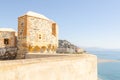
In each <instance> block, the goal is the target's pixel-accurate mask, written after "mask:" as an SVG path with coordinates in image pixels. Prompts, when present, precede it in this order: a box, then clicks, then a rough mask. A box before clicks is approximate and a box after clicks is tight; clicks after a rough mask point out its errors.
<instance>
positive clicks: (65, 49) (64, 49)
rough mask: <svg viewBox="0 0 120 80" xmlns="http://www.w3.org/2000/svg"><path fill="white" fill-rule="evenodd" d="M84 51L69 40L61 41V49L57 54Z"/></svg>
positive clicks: (59, 48)
mask: <svg viewBox="0 0 120 80" xmlns="http://www.w3.org/2000/svg"><path fill="white" fill-rule="evenodd" d="M83 52H85V51H84V49H81V48H79V47H78V46H76V45H74V44H72V43H70V42H69V41H67V40H59V47H58V49H57V53H83Z"/></svg>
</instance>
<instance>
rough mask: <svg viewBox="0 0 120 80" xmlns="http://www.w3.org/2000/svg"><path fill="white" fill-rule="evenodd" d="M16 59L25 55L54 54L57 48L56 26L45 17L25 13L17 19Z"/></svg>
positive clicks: (33, 13)
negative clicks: (37, 53)
mask: <svg viewBox="0 0 120 80" xmlns="http://www.w3.org/2000/svg"><path fill="white" fill-rule="evenodd" d="M17 46H18V57H22V56H23V55H24V54H26V53H35V52H39V53H45V52H48V53H55V52H56V49H57V47H58V26H57V24H56V23H55V22H54V21H52V20H50V19H48V18H47V17H45V16H43V15H41V14H38V13H35V12H31V11H29V12H27V13H26V14H25V15H23V16H20V17H19V18H18V45H17Z"/></svg>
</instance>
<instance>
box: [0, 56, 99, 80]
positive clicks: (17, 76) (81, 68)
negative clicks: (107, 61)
mask: <svg viewBox="0 0 120 80" xmlns="http://www.w3.org/2000/svg"><path fill="white" fill-rule="evenodd" d="M37 56H38V54H37ZM39 56H40V58H38V57H37V58H34V59H24V60H13V61H0V80H97V58H96V56H94V55H90V54H82V55H80V54H79V55H60V54H59V55H55V54H54V55H53V54H51V55H50V54H49V55H48V54H44V55H43V54H41V55H39Z"/></svg>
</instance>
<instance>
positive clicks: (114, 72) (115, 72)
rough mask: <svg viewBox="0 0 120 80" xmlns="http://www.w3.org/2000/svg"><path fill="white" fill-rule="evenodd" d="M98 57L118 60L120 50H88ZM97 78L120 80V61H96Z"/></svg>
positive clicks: (100, 79)
mask: <svg viewBox="0 0 120 80" xmlns="http://www.w3.org/2000/svg"><path fill="white" fill-rule="evenodd" d="M88 52H89V53H91V54H94V55H97V57H98V58H100V59H109V60H110V59H112V60H120V51H88ZM98 77H99V80H120V62H105V63H98Z"/></svg>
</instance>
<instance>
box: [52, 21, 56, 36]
mask: <svg viewBox="0 0 120 80" xmlns="http://www.w3.org/2000/svg"><path fill="white" fill-rule="evenodd" d="M52 35H54V36H56V24H55V23H53V24H52Z"/></svg>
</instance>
